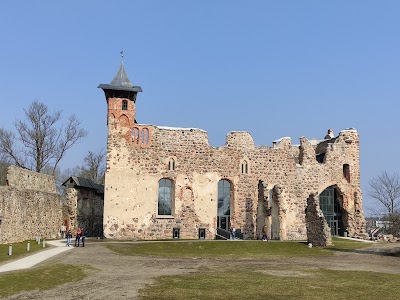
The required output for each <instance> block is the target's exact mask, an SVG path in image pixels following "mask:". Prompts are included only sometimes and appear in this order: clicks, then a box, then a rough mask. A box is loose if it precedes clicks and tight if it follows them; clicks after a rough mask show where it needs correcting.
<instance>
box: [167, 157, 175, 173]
mask: <svg viewBox="0 0 400 300" xmlns="http://www.w3.org/2000/svg"><path fill="white" fill-rule="evenodd" d="M168 170H169V171H174V170H175V160H174V159H173V158H170V160H169V162H168Z"/></svg>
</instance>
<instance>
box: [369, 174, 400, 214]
mask: <svg viewBox="0 0 400 300" xmlns="http://www.w3.org/2000/svg"><path fill="white" fill-rule="evenodd" d="M367 193H368V195H369V196H370V197H371V198H373V199H375V200H377V201H378V202H379V203H380V204H381V205H382V206H383V207H384V213H385V214H388V215H391V214H393V213H396V212H397V211H398V208H399V204H400V176H399V174H397V173H393V174H388V173H387V172H386V171H383V172H382V173H381V174H380V175H378V176H376V177H374V178H372V179H371V180H370V181H369V189H368V191H367Z"/></svg>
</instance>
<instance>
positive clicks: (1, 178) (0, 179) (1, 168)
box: [0, 156, 10, 185]
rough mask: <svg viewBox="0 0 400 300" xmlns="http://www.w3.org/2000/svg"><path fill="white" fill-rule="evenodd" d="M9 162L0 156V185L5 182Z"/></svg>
mask: <svg viewBox="0 0 400 300" xmlns="http://www.w3.org/2000/svg"><path fill="white" fill-rule="evenodd" d="M9 165H10V163H9V162H8V161H7V160H6V159H5V158H4V157H1V156H0V185H6V184H7V169H8V166H9Z"/></svg>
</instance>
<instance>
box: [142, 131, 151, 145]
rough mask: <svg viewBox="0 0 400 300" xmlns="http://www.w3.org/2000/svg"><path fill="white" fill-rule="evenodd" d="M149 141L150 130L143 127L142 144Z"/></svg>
mask: <svg viewBox="0 0 400 300" xmlns="http://www.w3.org/2000/svg"><path fill="white" fill-rule="evenodd" d="M148 143H149V130H148V129H147V128H143V129H142V144H145V145H147V144H148Z"/></svg>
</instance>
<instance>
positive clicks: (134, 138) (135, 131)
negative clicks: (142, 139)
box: [132, 127, 139, 144]
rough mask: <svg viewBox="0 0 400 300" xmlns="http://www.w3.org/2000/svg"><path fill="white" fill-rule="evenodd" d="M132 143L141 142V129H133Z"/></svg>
mask: <svg viewBox="0 0 400 300" xmlns="http://www.w3.org/2000/svg"><path fill="white" fill-rule="evenodd" d="M132 143H134V144H138V143H139V129H138V128H136V127H135V128H133V129H132Z"/></svg>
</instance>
